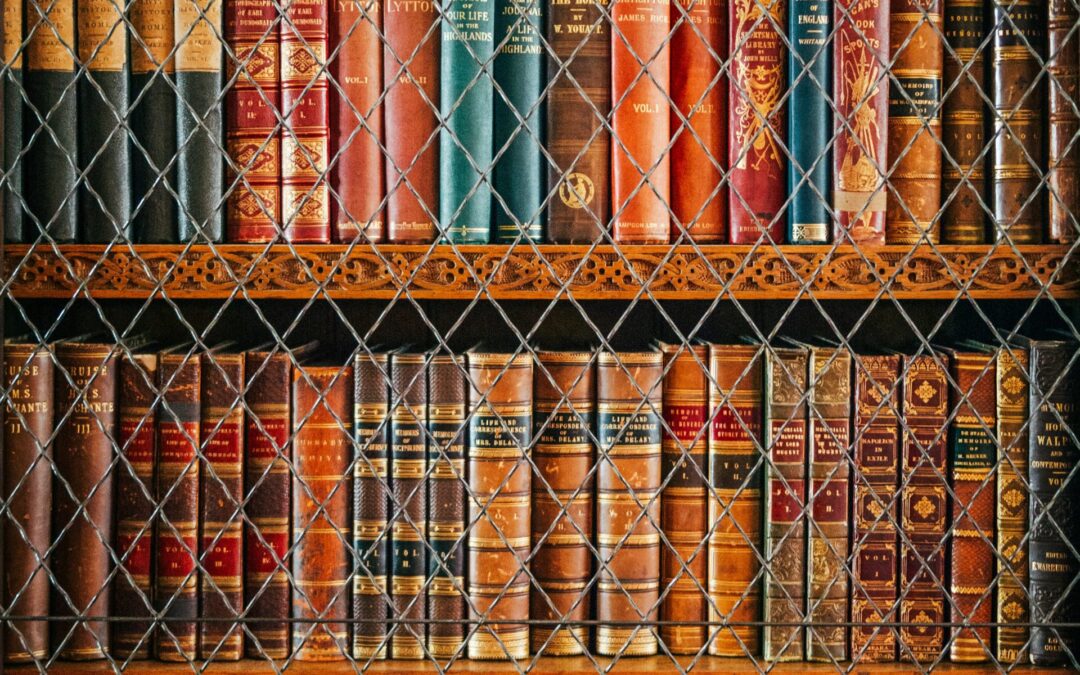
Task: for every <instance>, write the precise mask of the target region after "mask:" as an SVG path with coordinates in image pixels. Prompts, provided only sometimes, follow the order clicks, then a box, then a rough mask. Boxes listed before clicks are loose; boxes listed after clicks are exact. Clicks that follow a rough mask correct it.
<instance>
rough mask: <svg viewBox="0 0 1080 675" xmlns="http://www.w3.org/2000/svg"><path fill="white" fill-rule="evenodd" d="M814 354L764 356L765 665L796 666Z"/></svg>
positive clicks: (801, 634) (781, 351)
mask: <svg viewBox="0 0 1080 675" xmlns="http://www.w3.org/2000/svg"><path fill="white" fill-rule="evenodd" d="M812 357H813V354H812V352H810V351H809V350H807V349H803V348H798V347H796V348H789V347H777V348H771V349H770V350H769V352H768V353H766V356H765V413H764V418H765V423H764V425H763V426H764V431H765V438H764V445H765V449H766V452H768V453H769V457H770V459H771V460H772V461H771V464H770V465H767V466H766V467H765V525H764V528H765V545H764V551H763V553H764V557H765V560H766V561H768V564H769V569H768V571H767V573H766V574H765V575H764V579H765V589H764V592H763V594H762V595H763V597H764V606H765V621H767V622H768V623H767V624H766V625H765V628H764V630H763V631H762V638H761V639H762V644H763V645H764V646H763V655H764V656H765V658H766V659H768V660H770V661H801V660H802V659H803V651H804V648H805V644H806V640H805V637H806V636H805V631H804V630H803V629H802V628H801V627H799V626H797V625H791V624H797V623H799V622H801V621H802V620H803V618H804V616H805V613H806V608H805V605H806V582H807V578H806V555H807V539H806V526H807V521H808V514H807V513H806V509H807V501H806V458H807V446H808V441H807V429H806V424H807V400H806V398H807V391H808V390H807V386H808V381H807V377H808V376H809V373H810V371H811V370H812V369H813V367H814V364H813V358H812Z"/></svg>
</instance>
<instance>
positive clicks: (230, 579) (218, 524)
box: [199, 352, 244, 661]
mask: <svg viewBox="0 0 1080 675" xmlns="http://www.w3.org/2000/svg"><path fill="white" fill-rule="evenodd" d="M201 358H202V364H201V368H202V395H201V400H200V404H201V406H202V413H201V414H202V418H201V421H200V423H199V438H200V440H201V442H202V454H203V459H202V460H201V462H200V463H201V465H202V466H201V467H200V469H199V479H200V481H201V483H202V484H201V485H200V486H199V564H200V565H202V570H203V571H202V574H201V576H200V578H199V606H200V610H199V618H200V619H209V621H205V622H204V623H200V624H199V658H200V659H211V658H212V659H214V660H215V661H235V660H238V659H239V658H240V657H242V656H243V655H244V631H243V629H242V628H241V627H240V624H239V623H236V621H237V619H238V618H239V616H240V614H242V613H243V611H244V556H243V552H244V549H243V539H244V537H243V535H244V522H243V519H242V518H241V512H240V505H241V504H243V501H244V483H243V481H244V465H243V459H244V408H243V402H242V397H243V393H244V355H243V354H228V353H224V352H214V353H208V354H203V355H202V357H201Z"/></svg>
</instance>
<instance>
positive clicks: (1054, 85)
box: [1046, 0, 1080, 244]
mask: <svg viewBox="0 0 1080 675" xmlns="http://www.w3.org/2000/svg"><path fill="white" fill-rule="evenodd" d="M1048 4H1049V20H1048V21H1047V31H1046V34H1047V50H1046V51H1047V56H1048V62H1047V64H1046V71H1047V75H1049V77H1048V82H1049V87H1050V106H1049V112H1048V115H1049V119H1048V121H1049V127H1050V143H1049V145H1048V148H1047V151H1048V154H1047V158H1046V161H1047V170H1048V172H1049V173H1050V178H1049V180H1048V181H1047V187H1048V188H1049V189H1050V220H1049V222H1048V223H1047V230H1048V231H1047V238H1048V240H1049V241H1052V242H1055V243H1059V244H1065V243H1069V242H1072V241H1075V240H1076V237H1077V231H1078V226H1077V221H1078V220H1080V150H1078V149H1077V147H1076V145H1077V144H1076V141H1075V138H1076V135H1077V134H1078V133H1080V114H1078V113H1077V108H1078V107H1080V48H1078V47H1077V45H1078V44H1080V37H1077V36H1076V31H1075V27H1076V24H1077V22H1078V21H1080V9H1078V8H1077V6H1076V4H1075V3H1073V2H1071V1H1070V0H1051V2H1050V3H1048Z"/></svg>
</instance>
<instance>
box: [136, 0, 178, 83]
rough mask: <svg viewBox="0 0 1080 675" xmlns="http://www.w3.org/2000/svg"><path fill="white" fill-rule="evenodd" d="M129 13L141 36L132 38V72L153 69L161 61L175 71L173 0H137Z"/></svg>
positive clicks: (167, 70) (156, 67)
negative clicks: (171, 56)
mask: <svg viewBox="0 0 1080 675" xmlns="http://www.w3.org/2000/svg"><path fill="white" fill-rule="evenodd" d="M130 13H131V25H132V28H133V29H134V30H135V32H136V33H138V37H139V39H137V40H132V41H131V72H133V73H137V74H144V73H152V72H154V71H155V70H157V69H158V67H159V66H160V65H161V64H164V65H165V67H164V70H165V72H167V73H171V72H173V70H174V67H175V65H176V64H175V61H174V60H173V59H172V58H169V52H171V51H172V48H173V0H134V2H132V4H131V10H130ZM166 59H168V62H166Z"/></svg>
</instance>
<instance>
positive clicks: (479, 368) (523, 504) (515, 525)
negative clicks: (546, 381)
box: [467, 352, 533, 659]
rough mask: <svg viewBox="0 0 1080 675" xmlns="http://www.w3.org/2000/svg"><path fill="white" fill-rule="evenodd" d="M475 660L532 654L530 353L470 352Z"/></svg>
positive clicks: (471, 582)
mask: <svg viewBox="0 0 1080 675" xmlns="http://www.w3.org/2000/svg"><path fill="white" fill-rule="evenodd" d="M468 364H469V389H468V391H469V413H470V417H469V457H468V476H469V489H470V490H471V491H472V496H471V497H470V498H469V499H468V505H469V511H468V521H467V522H468V523H470V524H471V526H472V528H471V529H470V530H469V534H468V549H467V550H468V570H467V572H468V579H469V586H468V590H469V603H470V608H469V610H470V611H469V621H470V622H478V621H479V622H482V623H481V624H480V626H479V628H478V629H476V631H475V632H474V633H472V635H471V636H469V638H468V656H469V658H470V659H523V658H525V657H526V656H528V654H529V626H528V624H524V623H514V621H515V620H517V621H521V620H525V619H528V618H529V586H530V583H529V577H528V575H527V574H526V571H525V570H526V563H525V559H526V557H527V556H528V554H529V549H530V546H529V543H530V541H529V529H530V513H531V511H530V500H531V494H530V491H531V489H532V472H531V468H530V466H529V460H528V455H527V453H528V448H529V444H530V442H531V440H532V390H533V363H532V356H531V355H530V354H528V353H524V354H517V355H511V354H497V353H482V352H469V354H468Z"/></svg>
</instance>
